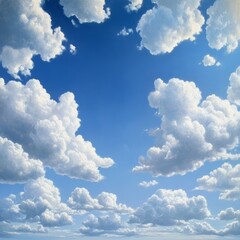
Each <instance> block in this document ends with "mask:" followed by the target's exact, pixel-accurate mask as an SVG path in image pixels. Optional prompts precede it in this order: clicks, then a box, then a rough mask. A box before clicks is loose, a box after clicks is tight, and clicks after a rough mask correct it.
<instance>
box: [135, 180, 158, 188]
mask: <svg viewBox="0 0 240 240" xmlns="http://www.w3.org/2000/svg"><path fill="white" fill-rule="evenodd" d="M157 184H158V182H157V181H156V180H152V181H149V182H147V181H142V182H140V183H139V186H141V187H144V188H148V187H152V186H155V185H157Z"/></svg>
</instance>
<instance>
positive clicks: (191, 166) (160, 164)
mask: <svg viewBox="0 0 240 240" xmlns="http://www.w3.org/2000/svg"><path fill="white" fill-rule="evenodd" d="M173 96H174V97H173ZM149 103H150V106H151V107H152V108H155V109H157V111H158V114H159V115H160V117H161V125H160V128H158V129H157V130H156V131H155V136H156V139H157V143H156V146H153V147H151V148H150V149H149V150H148V152H147V156H146V157H140V159H139V165H138V166H136V167H135V168H134V169H133V170H134V171H136V172H143V171H147V172H150V173H151V174H152V175H154V176H160V175H165V176H172V175H175V174H182V175H183V174H186V173H187V172H189V171H194V170H196V169H198V168H199V167H201V166H202V165H203V164H204V161H206V160H211V161H214V160H219V159H223V160H225V159H238V158H239V154H237V153H236V154H234V153H231V150H232V149H234V148H235V147H237V145H238V143H239V137H240V136H239V126H240V112H239V111H238V109H237V107H236V106H235V105H233V104H231V103H230V102H229V101H228V100H222V99H220V98H219V97H217V96H216V95H210V96H208V97H207V98H206V100H204V101H201V92H200V90H199V89H198V88H197V87H196V85H195V84H194V83H193V82H185V81H182V80H179V79H176V78H173V79H170V80H169V82H168V83H164V82H163V81H162V80H161V79H157V80H156V81H155V91H153V92H151V93H150V95H149ZM189 146H191V147H189Z"/></svg>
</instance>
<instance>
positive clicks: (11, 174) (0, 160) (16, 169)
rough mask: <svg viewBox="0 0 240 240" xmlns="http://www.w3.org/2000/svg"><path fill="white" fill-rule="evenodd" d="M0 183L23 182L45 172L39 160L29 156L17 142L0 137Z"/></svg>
mask: <svg viewBox="0 0 240 240" xmlns="http://www.w3.org/2000/svg"><path fill="white" fill-rule="evenodd" d="M0 165H1V168H0V183H23V182H26V181H27V180H29V179H36V178H38V177H41V176H43V175H44V174H45V171H44V168H43V164H42V162H41V161H39V160H34V159H31V158H29V156H28V154H27V153H25V152H24V151H23V149H22V147H21V145H19V144H15V143H13V142H11V141H9V140H8V139H6V138H2V137H0Z"/></svg>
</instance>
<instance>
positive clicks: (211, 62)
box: [202, 54, 221, 67]
mask: <svg viewBox="0 0 240 240" xmlns="http://www.w3.org/2000/svg"><path fill="white" fill-rule="evenodd" d="M202 64H203V66H204V67H211V66H217V67H219V66H221V63H220V62H217V60H216V59H215V58H214V57H212V56H211V55H209V54H207V55H205V56H204V57H203V60H202Z"/></svg>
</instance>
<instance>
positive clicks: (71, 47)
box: [69, 44, 77, 55]
mask: <svg viewBox="0 0 240 240" xmlns="http://www.w3.org/2000/svg"><path fill="white" fill-rule="evenodd" d="M69 51H70V53H71V54H72V55H75V54H76V53H77V48H76V47H75V46H74V45H73V44H70V45H69Z"/></svg>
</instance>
